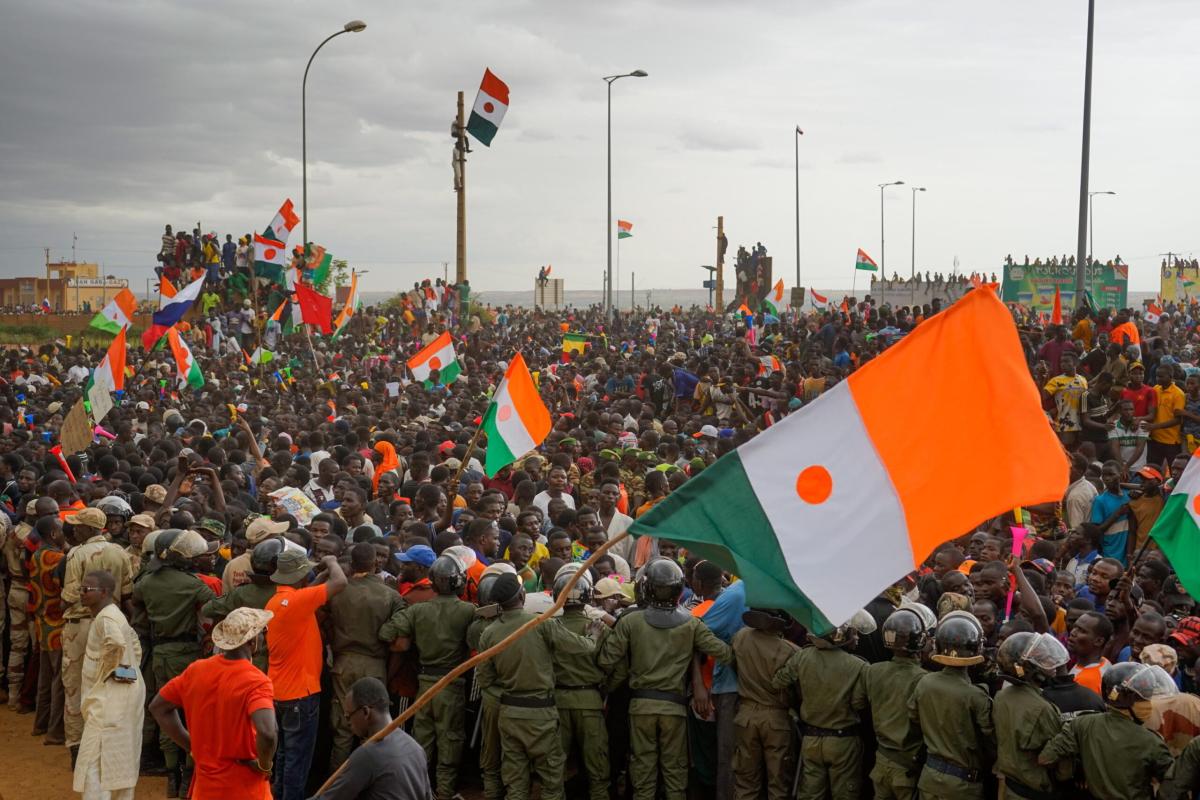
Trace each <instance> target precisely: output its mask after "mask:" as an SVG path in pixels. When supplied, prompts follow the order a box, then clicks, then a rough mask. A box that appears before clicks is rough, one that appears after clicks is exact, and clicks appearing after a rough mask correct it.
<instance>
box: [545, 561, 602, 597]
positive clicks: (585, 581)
mask: <svg viewBox="0 0 1200 800" xmlns="http://www.w3.org/2000/svg"><path fill="white" fill-rule="evenodd" d="M581 566H583V565H582V564H579V563H571V564H563V565H562V566H561V567H559V569H558V572H556V573H554V587H553V590H552V594H553V596H554V599H555V600H558V596H559V595H560V594H562V592H563V589H565V588H567V584H568V583H569V582H570V580H571V577H572V576H573V575H574V574H575V573H576V572H578V571H579V568H580V567H581ZM590 602H592V579H591V576H589V575H588V573H586V572H585V573H583V574H582V575H580V576H579V580H577V581H576V582H575V585H574V586H573V587H571V593H570V594H568V595H567V602H566V603H565V604H564V605H565V606H568V607H571V606H583V605H587V604H588V603H590Z"/></svg>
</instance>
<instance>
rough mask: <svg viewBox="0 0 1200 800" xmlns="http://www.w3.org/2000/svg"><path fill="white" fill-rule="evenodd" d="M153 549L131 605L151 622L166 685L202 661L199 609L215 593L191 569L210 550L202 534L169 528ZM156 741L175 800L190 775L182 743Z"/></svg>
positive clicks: (157, 672)
mask: <svg viewBox="0 0 1200 800" xmlns="http://www.w3.org/2000/svg"><path fill="white" fill-rule="evenodd" d="M214 544H216V543H215V542H214ZM154 546H155V556H154V559H153V560H152V563H151V564H150V565H149V566H148V567H147V568H146V570H145V571H144V572H143V573H142V575H141V576H140V577H139V578H138V580H137V582H136V583H134V585H133V602H134V605H135V607H136V608H139V609H142V610H144V613H145V615H146V617H147V618H148V619H149V622H150V636H151V640H152V641H153V643H154V654H153V656H152V658H151V666H152V669H153V670H154V680H155V683H156V684H157V685H158V686H165V685H166V684H167V681H169V680H171V679H172V678H174V677H175V676H176V675H179V674H181V673H182V672H183V671H184V670H185V669H187V668H188V666H189V665H190V664H191V663H192V662H193V661H195V660H196V659H198V658H200V656H201V654H202V651H201V648H200V639H201V632H200V618H199V616H198V615H197V613H196V610H197V609H198V608H200V607H202V606H203V605H204V604H205V603H207V602H208V601H209V600H211V599H213V598H214V597H215V596H216V595H214V594H213V591H212V589H209V588H208V585H207V584H206V583H204V581H202V580H200V579H199V578H198V577H196V574H195V572H194V571H193V568H192V562H193V560H194V559H196V558H198V557H200V556H203V555H206V554H207V553H209V552H210V547H209V544H208V542H206V541H204V537H203V536H201V535H200V534H198V533H196V532H195V531H181V530H177V529H172V530H167V531H163V532H162V533H160V534H159V536H158V538H157V539H156V540H155V543H154ZM213 549H215V548H213ZM154 562H157V563H154ZM158 743H159V747H161V748H162V752H163V759H164V760H165V761H166V764H167V797H176V796H178V793H179V791H180V788H181V787H186V786H187V785H188V783H187V782H186V778H188V777H190V774H185V773H187V772H188V771H187V770H185V769H184V768H183V766H186V765H183V766H181V764H180V761H181V758H180V750H179V745H177V744H175V742H174V741H173V740H172V739H171V738H170V737H169V736H167V735H166V734H165V733H162V732H160V733H159V740H158ZM183 755H184V757H185V758H186V754H183ZM172 792H174V794H172Z"/></svg>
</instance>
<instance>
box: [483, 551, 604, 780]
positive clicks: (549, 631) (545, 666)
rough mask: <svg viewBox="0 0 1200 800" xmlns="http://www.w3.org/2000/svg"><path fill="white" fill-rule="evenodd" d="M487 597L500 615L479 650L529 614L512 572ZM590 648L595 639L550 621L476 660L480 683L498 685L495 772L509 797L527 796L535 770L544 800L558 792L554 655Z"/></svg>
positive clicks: (559, 754)
mask: <svg viewBox="0 0 1200 800" xmlns="http://www.w3.org/2000/svg"><path fill="white" fill-rule="evenodd" d="M491 599H492V600H493V601H494V602H495V603H496V604H497V605H499V606H500V616H499V617H498V618H497V619H496V621H495V622H493V623H492V624H491V625H489V626H488V628H487V630H485V631H484V632H483V634H482V635H481V636H480V637H479V647H480V648H481V649H483V650H486V649H488V648H489V647H491V646H492V645H494V644H496V643H497V642H499V641H500V640H501V639H504V638H505V637H507V636H508V635H509V634H511V633H512V632H513V631H515V630H516V629H517V628H520V627H521V626H522V625H524V624H525V623H526V622H528V621H529V620H531V619H533V618H534V615H533V614H531V613H529V612H528V611H525V610H524V608H523V606H524V604H525V589H524V588H523V587H522V586H521V581H520V579H519V578H517V576H516V575H513V574H506V575H501V576H500V577H498V578H496V582H495V584H494V585H493V587H492V591H491ZM594 651H595V641H593V640H592V639H589V638H586V637H583V636H577V635H575V634H573V633H571V632H570V631H568V630H567V629H566V628H565V627H563V626H562V625H560V624H559V623H558V621H557V620H550V621H549V622H546V623H543V624H542V625H539V626H538V627H537V628H534V629H533V630H532V631H530V632H529V633H528V634H527V635H525V636H523V637H521V638H520V639H517V640H516V641H514V642H513V643H512V644H511V645H510V646H509V647H508V648H507V649H506V650H503V651H501V652H500V653H498V654H497V655H496V656H495V657H494V658H492V659H490V660H488V661H485V662H483V663H482V664H480V665H479V675H478V678H479V685H480V686H482V687H483V688H485V689H487V688H488V687H490V686H493V685H496V686H499V687H500V707H501V713H500V742H501V749H502V753H501V766H500V774H501V775H502V776H503V778H504V789H505V792H506V793H507V794H506V796H507V798H508V800H528V798H529V797H530V783H531V778H532V777H533V776H534V775H537V777H538V779H539V780H540V782H541V785H542V792H541V797H542V798H543V800H561V798H562V797H563V785H562V782H563V761H564V758H563V750H562V744H561V742H560V740H559V737H558V711H557V710H555V705H554V654H555V653H564V654H574V655H579V656H590V655H592V654H593V653H594Z"/></svg>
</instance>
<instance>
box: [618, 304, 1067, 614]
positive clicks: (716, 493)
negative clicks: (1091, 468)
mask: <svg viewBox="0 0 1200 800" xmlns="http://www.w3.org/2000/svg"><path fill="white" fill-rule="evenodd" d="M984 441H986V442H987V445H986V446H983V445H982V444H981V443H982V442H984ZM1066 488H1067V460H1066V456H1065V455H1063V450H1062V447H1061V446H1060V445H1059V443H1058V439H1057V438H1056V437H1055V435H1054V432H1053V431H1052V430H1051V429H1050V425H1049V423H1048V422H1047V420H1046V416H1045V414H1044V413H1042V409H1041V402H1040V400H1039V398H1038V391H1037V388H1036V387H1035V386H1034V384H1033V383H1032V382H1031V381H1030V380H1029V369H1028V367H1026V365H1025V360H1024V356H1023V354H1022V351H1021V346H1020V343H1019V342H1018V340H1017V331H1016V328H1015V327H1014V326H1013V321H1012V317H1011V315H1009V313H1008V311H1007V310H1006V309H1005V308H1004V305H1003V304H1002V303H1001V302H1000V301H999V300H998V299H997V298H996V295H995V294H994V293H993V292H992V291H990V290H988V291H983V290H980V291H974V292H970V293H969V294H967V295H966V296H965V297H964V298H963V299H962V300H960V301H959V302H957V303H955V304H954V305H953V306H951V307H950V308H949V309H948V310H947V311H944V312H942V313H941V314H938V315H937V316H935V317H933V318H932V319H930V320H928V321H926V322H925V323H923V324H921V325H919V326H918V327H917V328H916V330H914V331H913V332H912V333H910V334H909V335H908V336H907V337H906V338H905V339H904V340H903V341H901V342H900V343H899V344H897V345H896V346H895V347H893V348H891V349H889V350H888V351H887V352H885V353H884V354H883V355H882V356H880V357H879V358H877V359H875V360H874V361H871V362H869V363H868V364H867V365H866V366H864V367H863V368H862V369H860V370H858V371H857V372H855V373H854V374H853V375H851V376H850V377H849V378H848V379H847V380H846V381H843V382H842V383H840V384H838V385H837V386H835V387H834V388H833V389H832V390H830V391H829V392H828V393H826V394H825V395H824V396H822V397H821V398H820V399H819V400H817V401H816V402H815V403H813V404H811V405H809V406H805V407H804V408H802V409H800V410H799V411H797V412H796V413H793V414H791V415H790V416H788V417H787V418H786V419H784V420H783V421H782V422H780V423H779V424H777V425H774V426H772V427H771V428H770V429H768V430H767V431H766V432H765V433H763V434H760V435H759V436H757V437H755V438H754V439H752V440H751V441H749V442H747V443H746V444H745V445H743V446H741V447H739V448H738V449H737V450H735V451H734V452H732V453H729V454H728V455H726V456H724V457H722V458H720V459H718V460H717V462H716V463H715V464H713V465H712V466H711V467H709V468H708V469H706V470H704V471H703V472H702V473H701V474H700V475H699V476H698V477H696V478H694V479H692V480H690V481H688V482H687V483H685V484H684V485H683V486H682V487H681V488H680V489H679V490H678V491H676V492H674V493H672V494H670V495H668V497H667V498H666V499H665V500H664V501H662V502H661V503H659V504H658V505H657V506H655V507H654V509H653V510H652V511H650V512H649V513H648V514H646V515H645V516H644V517H641V518H639V519H638V520H636V521H635V522H634V523H633V526H632V527H631V528H630V531H631V533H633V534H635V535H652V536H659V537H662V538H666V539H671V540H673V541H676V542H679V543H680V544H682V545H684V546H685V547H687V549H688V550H689V552H692V553H695V554H697V555H699V556H700V557H701V558H706V559H709V560H712V561H715V562H716V563H718V564H720V565H722V566H723V567H725V568H726V569H729V570H732V571H733V572H734V573H736V574H737V575H739V576H740V577H741V578H743V579H744V580H745V581H746V602H747V603H748V604H750V605H751V606H760V607H769V608H783V609H786V610H787V611H788V612H790V613H791V614H792V615H793V616H794V617H796V619H798V620H799V621H800V622H802V623H804V624H805V625H807V626H808V627H809V628H810V629H814V630H818V631H821V630H827V629H828V628H830V627H831V626H832V625H837V624H841V623H842V622H844V621H846V620H847V619H849V618H850V616H851V615H853V613H854V612H855V611H856V610H857V609H859V608H861V607H862V606H864V605H866V604H867V603H868V602H870V601H871V600H872V599H873V598H875V597H876V595H878V594H879V593H880V592H881V591H883V590H884V589H886V588H887V587H888V586H889V585H891V584H892V583H894V582H895V581H897V580H899V579H900V578H902V577H903V576H904V575H906V574H908V573H909V572H911V571H912V570H913V569H914V568H916V567H917V566H918V565H919V564H920V563H921V562H922V561H923V560H924V559H925V558H926V557H927V556H928V555H929V554H930V553H931V552H932V551H933V550H934V548H936V547H937V546H938V545H940V544H942V543H943V542H945V541H947V540H949V539H953V538H955V537H957V536H962V535H963V534H964V533H968V532H970V531H971V530H973V529H974V527H975V526H976V525H977V524H978V523H980V522H982V521H983V520H986V519H988V518H989V517H993V516H996V515H997V514H1000V513H1002V512H1004V511H1007V510H1010V509H1012V508H1013V507H1014V506H1017V505H1032V504H1035V503H1043V502H1050V501H1057V500H1059V499H1061V498H1062V495H1063V492H1064V491H1065V490H1066Z"/></svg>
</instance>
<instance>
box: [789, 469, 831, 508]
mask: <svg viewBox="0 0 1200 800" xmlns="http://www.w3.org/2000/svg"><path fill="white" fill-rule="evenodd" d="M796 494H797V495H799V496H800V499H801V500H803V501H804V502H806V503H811V504H812V505H820V504H821V503H824V502H825V501H826V500H828V499H829V495H831V494H833V476H832V475H830V474H829V470H827V469H825V468H824V467H822V466H821V465H820V464H813V465H812V466H811V467H805V468H804V469H803V470H801V471H800V474H799V475H797V476H796Z"/></svg>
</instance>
